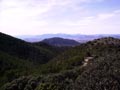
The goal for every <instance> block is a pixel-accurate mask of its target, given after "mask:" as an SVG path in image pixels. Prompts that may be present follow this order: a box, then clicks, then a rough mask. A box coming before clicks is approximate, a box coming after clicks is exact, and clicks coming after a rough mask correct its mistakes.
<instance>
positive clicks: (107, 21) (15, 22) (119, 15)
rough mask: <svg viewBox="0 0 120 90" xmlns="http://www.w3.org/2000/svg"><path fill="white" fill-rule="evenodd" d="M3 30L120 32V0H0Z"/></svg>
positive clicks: (16, 32)
mask: <svg viewBox="0 0 120 90" xmlns="http://www.w3.org/2000/svg"><path fill="white" fill-rule="evenodd" d="M0 32H4V33H7V34H11V35H35V34H45V33H68V34H78V33H79V34H120V0H0Z"/></svg>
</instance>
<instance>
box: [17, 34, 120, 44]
mask: <svg viewBox="0 0 120 90" xmlns="http://www.w3.org/2000/svg"><path fill="white" fill-rule="evenodd" d="M16 37H17V38H20V39H23V40H25V41H27V42H39V41H42V40H44V39H46V38H54V37H60V38H65V39H73V40H76V41H78V42H82V43H83V42H87V41H91V40H94V39H98V38H102V37H114V38H120V34H96V35H82V34H43V35H23V36H16Z"/></svg>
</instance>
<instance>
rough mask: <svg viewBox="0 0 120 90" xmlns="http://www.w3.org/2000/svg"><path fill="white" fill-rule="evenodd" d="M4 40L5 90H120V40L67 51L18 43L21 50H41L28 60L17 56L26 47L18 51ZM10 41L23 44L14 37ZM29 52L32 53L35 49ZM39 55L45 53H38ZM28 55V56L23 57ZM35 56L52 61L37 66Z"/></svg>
mask: <svg viewBox="0 0 120 90" xmlns="http://www.w3.org/2000/svg"><path fill="white" fill-rule="evenodd" d="M2 35H3V34H2ZM3 39H4V38H3V36H2V37H1V38H0V41H2V43H3V44H1V45H0V46H1V48H0V51H1V52H0V80H1V81H0V82H1V83H0V86H1V90H120V40H119V39H116V38H112V37H107V38H101V39H96V40H93V41H90V42H87V43H85V44H81V45H79V46H76V47H69V48H67V49H66V48H64V47H63V48H64V49H63V50H61V49H62V48H61V49H60V48H58V47H53V46H52V47H51V46H49V45H48V44H45V43H42V44H41V43H31V44H30V43H26V42H24V41H21V40H20V43H18V42H17V45H18V46H19V45H23V44H21V43H24V44H25V46H27V47H28V46H29V47H32V50H33V49H37V50H38V51H37V52H34V53H37V54H31V55H30V57H29V56H27V57H28V58H27V59H28V60H26V58H24V57H21V56H22V54H18V52H16V50H19V49H23V50H25V49H24V48H23V47H20V48H18V47H17V48H16V47H15V48H14V47H13V46H14V44H12V45H11V43H10V42H9V41H8V38H7V39H4V40H3ZM10 40H12V41H16V40H17V41H19V40H18V39H12V37H11V39H10ZM6 43H7V44H6ZM7 45H8V46H7ZM4 47H6V48H8V49H5V48H4ZM3 48H4V49H3ZM14 49H15V50H14ZM23 50H22V52H23V53H24V52H25V51H23ZM27 50H29V52H31V49H27ZM42 50H43V51H45V53H43V51H42ZM10 51H11V52H10ZM39 51H41V53H38V52H39ZM48 52H49V53H48ZM50 52H51V53H52V54H50ZM16 53H17V54H16ZM26 54H28V52H27V53H24V54H23V56H24V55H26ZM19 55H20V56H19ZM34 55H35V57H36V58H37V59H36V60H39V59H40V60H44V59H41V58H39V55H45V57H46V55H48V56H49V55H50V56H51V57H49V59H48V60H47V62H46V63H44V64H43V63H42V64H41V63H39V65H38V64H37V65H36V64H35V63H34V58H31V57H33V56H34ZM37 55H38V56H37ZM43 57H44V56H43ZM45 57H44V58H45ZM29 59H30V60H29ZM46 59H47V58H45V60H46Z"/></svg>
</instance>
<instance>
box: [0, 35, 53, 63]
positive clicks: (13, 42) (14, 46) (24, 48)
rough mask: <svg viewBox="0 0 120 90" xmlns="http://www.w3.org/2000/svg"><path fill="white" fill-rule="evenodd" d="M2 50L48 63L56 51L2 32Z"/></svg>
mask: <svg viewBox="0 0 120 90" xmlns="http://www.w3.org/2000/svg"><path fill="white" fill-rule="evenodd" d="M0 43H1V44H0V51H3V52H5V53H8V54H10V55H13V56H15V57H18V58H21V59H25V60H30V61H33V62H35V63H40V64H42V63H46V62H47V61H49V60H50V59H51V58H53V55H54V53H53V52H51V51H50V50H47V49H46V48H43V47H39V48H38V47H37V46H35V45H32V44H31V43H27V42H25V41H22V40H20V39H17V38H14V37H11V36H9V35H5V34H3V33H0Z"/></svg>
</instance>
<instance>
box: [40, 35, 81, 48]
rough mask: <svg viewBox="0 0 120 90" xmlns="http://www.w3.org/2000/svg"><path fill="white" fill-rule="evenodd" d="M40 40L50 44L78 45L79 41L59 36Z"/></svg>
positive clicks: (59, 45)
mask: <svg viewBox="0 0 120 90" xmlns="http://www.w3.org/2000/svg"><path fill="white" fill-rule="evenodd" d="M41 42H44V43H47V44H49V45H52V46H58V47H61V46H78V45H80V43H79V42H77V41H75V40H71V39H64V38H59V37H54V38H48V39H44V40H42V41H41Z"/></svg>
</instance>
